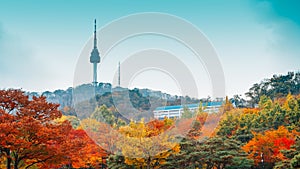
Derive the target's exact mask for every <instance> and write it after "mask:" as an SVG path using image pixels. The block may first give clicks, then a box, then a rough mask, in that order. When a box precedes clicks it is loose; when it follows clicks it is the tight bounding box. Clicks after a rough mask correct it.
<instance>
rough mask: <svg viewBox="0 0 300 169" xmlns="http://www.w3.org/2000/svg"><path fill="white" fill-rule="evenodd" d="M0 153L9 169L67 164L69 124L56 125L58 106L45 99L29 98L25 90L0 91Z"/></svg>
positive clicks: (59, 115)
mask: <svg viewBox="0 0 300 169" xmlns="http://www.w3.org/2000/svg"><path fill="white" fill-rule="evenodd" d="M0 96H1V97H0V131H1V132H0V150H1V155H2V156H4V157H5V158H6V168H7V169H10V168H11V167H12V165H13V167H14V168H15V169H18V168H30V167H32V166H40V167H42V166H43V168H48V167H49V166H51V164H53V165H57V164H63V163H64V162H63V161H64V160H65V158H64V157H65V155H66V154H67V153H68V151H66V150H65V149H64V145H65V142H66V136H67V135H68V133H69V132H70V130H71V129H72V127H71V125H70V123H69V122H67V121H65V122H62V123H55V122H54V121H53V120H54V119H56V118H59V117H61V112H60V111H59V110H58V105H57V104H53V103H48V102H47V101H46V98H45V97H35V96H33V97H32V98H29V96H27V95H26V94H25V93H24V92H23V91H21V90H13V89H9V90H0Z"/></svg>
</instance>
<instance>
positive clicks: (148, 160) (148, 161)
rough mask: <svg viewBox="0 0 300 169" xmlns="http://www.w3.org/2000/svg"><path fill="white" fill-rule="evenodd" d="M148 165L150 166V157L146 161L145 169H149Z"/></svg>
mask: <svg viewBox="0 0 300 169" xmlns="http://www.w3.org/2000/svg"><path fill="white" fill-rule="evenodd" d="M150 165H151V160H150V157H149V158H148V159H147V169H150Z"/></svg>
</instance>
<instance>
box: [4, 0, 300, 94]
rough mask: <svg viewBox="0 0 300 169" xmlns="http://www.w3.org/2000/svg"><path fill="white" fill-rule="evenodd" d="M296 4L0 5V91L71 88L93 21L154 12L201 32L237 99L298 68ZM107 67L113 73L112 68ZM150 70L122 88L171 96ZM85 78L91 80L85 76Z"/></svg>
mask: <svg viewBox="0 0 300 169" xmlns="http://www.w3.org/2000/svg"><path fill="white" fill-rule="evenodd" d="M229 2H230V3H229ZM299 6H300V2H299V1H297V0H294V1H292V0H290V1H280V0H276V1H246V0H244V1H241V0H232V1H225V0H224V1H196V0H195V1H179V0H178V1H177V0H164V1H160V0H152V1H147V2H145V1H135V0H118V1H117V0H111V1H108V0H103V1H100V0H95V1H92V0H90V1H83V0H80V1H79V0H73V1H61V0H51V1H50V0H45V1H40V0H24V1H16V0H10V1H4V0H3V1H2V0H0V88H1V89H3V88H23V89H24V90H30V91H45V90H50V91H53V90H55V89H66V88H68V87H71V86H73V79H74V72H75V69H76V64H77V61H78V58H79V56H80V54H81V50H82V49H83V48H84V46H85V45H86V43H87V42H88V40H89V39H90V38H91V36H92V32H93V19H94V18H96V19H97V22H98V27H99V28H100V27H103V26H104V25H106V24H108V23H110V22H111V21H113V20H116V19H118V18H120V17H124V16H126V15H130V14H135V13H140V12H162V13H168V14H172V15H175V16H178V17H180V18H183V19H185V20H187V21H188V22H190V23H192V24H194V25H195V26H196V27H198V29H199V30H201V31H202V32H203V33H204V34H205V35H206V37H207V38H208V39H209V40H210V42H211V43H212V44H213V46H214V47H215V49H216V51H217V53H218V57H219V59H220V62H221V64H222V67H223V71H224V75H225V81H226V94H228V95H233V94H236V93H240V94H243V93H245V92H246V91H247V90H248V89H249V88H250V87H251V85H252V84H254V83H256V82H259V81H261V80H263V79H264V78H269V77H270V76H271V75H273V74H284V73H287V72H288V71H294V70H299V69H300V11H299V9H298V8H299ZM120 29H121V28H120ZM100 38H101V37H100ZM144 38H146V39H147V37H144ZM137 40H139V39H137ZM137 40H136V41H137ZM148 40H149V39H148ZM128 43H130V42H128ZM100 45H101V39H100ZM100 52H101V51H100ZM88 57H89V56H87V58H88ZM87 63H88V60H87ZM110 66H111V67H114V68H115V69H114V70H116V66H117V65H110ZM99 71H100V70H99ZM122 73H126V72H122ZM156 73H157V72H156ZM156 73H149V72H148V73H145V74H144V75H143V76H142V74H141V75H140V76H139V77H137V78H136V79H135V81H134V82H133V83H132V84H131V86H130V87H135V86H136V87H149V88H153V89H157V90H163V91H166V92H171V93H174V94H178V93H177V92H176V85H174V84H173V83H172V84H165V83H164V84H161V83H153V84H151V82H153V81H157V79H156V78H159V75H157V74H156ZM100 74H101V73H100ZM87 77H88V78H89V79H90V80H92V77H91V74H87ZM160 78H162V79H168V77H165V75H161V76H160ZM99 79H100V80H103V81H105V82H110V81H109V78H103V79H101V78H99ZM155 79H156V80H155ZM204 89H206V88H204ZM199 93H200V95H201V96H202V97H206V96H207V95H208V94H210V93H209V91H206V90H203V91H201V92H199ZM201 96H200V97H201Z"/></svg>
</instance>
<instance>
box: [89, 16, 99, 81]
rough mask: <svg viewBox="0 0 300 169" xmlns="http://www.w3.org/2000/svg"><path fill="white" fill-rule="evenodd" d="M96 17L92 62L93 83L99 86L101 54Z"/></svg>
mask: <svg viewBox="0 0 300 169" xmlns="http://www.w3.org/2000/svg"><path fill="white" fill-rule="evenodd" d="M96 29H97V27H96V19H95V30H94V48H93V50H92V52H91V57H90V62H91V63H92V64H93V85H94V86H97V83H98V82H97V64H98V63H100V55H99V51H98V48H97V32H96Z"/></svg>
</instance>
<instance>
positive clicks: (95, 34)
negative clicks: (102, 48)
mask: <svg viewBox="0 0 300 169" xmlns="http://www.w3.org/2000/svg"><path fill="white" fill-rule="evenodd" d="M94 27H95V28H94V48H97V21H96V19H95V25H94Z"/></svg>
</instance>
